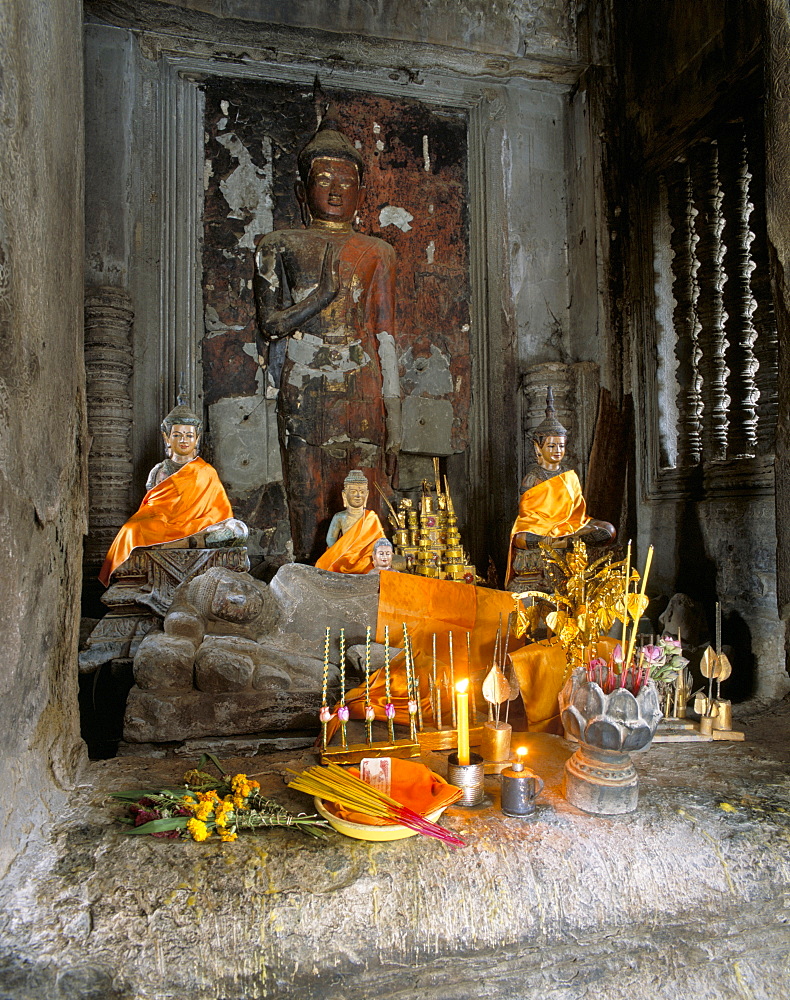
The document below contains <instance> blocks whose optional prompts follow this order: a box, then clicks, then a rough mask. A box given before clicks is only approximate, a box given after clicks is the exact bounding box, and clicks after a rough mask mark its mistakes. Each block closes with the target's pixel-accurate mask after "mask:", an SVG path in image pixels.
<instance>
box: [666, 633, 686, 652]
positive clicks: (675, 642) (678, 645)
mask: <svg viewBox="0 0 790 1000" xmlns="http://www.w3.org/2000/svg"><path fill="white" fill-rule="evenodd" d="M661 645H662V646H674V647H675V649H682V648H683V643H682V642H681V641H680V640H679V639H673V638H672V636H671V635H662V636H661Z"/></svg>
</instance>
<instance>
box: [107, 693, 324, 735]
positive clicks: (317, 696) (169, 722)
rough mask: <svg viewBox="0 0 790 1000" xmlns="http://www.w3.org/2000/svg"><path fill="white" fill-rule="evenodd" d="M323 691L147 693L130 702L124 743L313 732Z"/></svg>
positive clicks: (316, 727)
mask: <svg viewBox="0 0 790 1000" xmlns="http://www.w3.org/2000/svg"><path fill="white" fill-rule="evenodd" d="M320 707H321V692H320V687H319V686H316V689H315V690H314V691H301V692H299V694H298V697H295V696H294V692H293V691H275V690H272V689H269V690H267V691H226V692H222V693H218V694H215V693H211V692H206V691H195V690H192V691H178V692H173V691H168V690H166V689H164V690H155V691H143V690H142V689H141V688H139V687H137V686H135V687H133V688H132V690H131V691H130V692H129V698H128V700H127V702H126V716H125V718H124V727H123V738H124V739H125V740H127V741H128V742H129V743H163V742H164V743H169V742H180V741H182V740H189V739H195V738H196V737H201V736H224V735H229V736H238V735H242V734H245V733H260V732H263V731H264V730H265V731H266V732H282V731H283V730H288V729H315V731H316V733H317V732H318V710H319V708H320Z"/></svg>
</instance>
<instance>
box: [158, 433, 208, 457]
mask: <svg viewBox="0 0 790 1000" xmlns="http://www.w3.org/2000/svg"><path fill="white" fill-rule="evenodd" d="M162 437H163V438H164V439H165V445H166V447H167V448H169V449H170V454H171V456H172V458H173V461H174V462H177V463H183V462H188V461H189V460H190V459H191V458H194V457H195V455H196V454H197V446H198V442H199V441H200V435H199V434H198V429H197V427H193V426H192V424H173V426H172V427H171V428H170V433H169V434H167V433H164V432H163V433H162Z"/></svg>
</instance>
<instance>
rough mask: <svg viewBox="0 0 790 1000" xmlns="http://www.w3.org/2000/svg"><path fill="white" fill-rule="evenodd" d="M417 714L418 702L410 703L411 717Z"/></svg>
mask: <svg viewBox="0 0 790 1000" xmlns="http://www.w3.org/2000/svg"><path fill="white" fill-rule="evenodd" d="M416 714H417V702H416V701H409V715H416Z"/></svg>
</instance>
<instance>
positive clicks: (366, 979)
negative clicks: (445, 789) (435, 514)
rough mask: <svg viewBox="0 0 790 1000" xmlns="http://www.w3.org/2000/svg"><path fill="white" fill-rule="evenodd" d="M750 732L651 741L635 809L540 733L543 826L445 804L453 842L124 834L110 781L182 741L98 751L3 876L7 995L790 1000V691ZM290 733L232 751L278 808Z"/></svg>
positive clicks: (148, 777)
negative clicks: (614, 808) (579, 804)
mask: <svg viewBox="0 0 790 1000" xmlns="http://www.w3.org/2000/svg"><path fill="white" fill-rule="evenodd" d="M742 728H744V729H745V731H746V734H747V741H746V742H745V743H712V744H672V743H669V744H654V745H653V746H652V747H650V748H649V750H648V751H646V752H645V753H643V754H641V755H638V756H639V760H638V762H637V767H638V770H639V773H640V777H641V792H640V804H639V808H638V810H637V811H636V812H635V813H632V814H630V815H627V816H622V817H614V818H600V817H593V816H588V815H585V814H583V813H581V812H579V811H578V810H576V809H574V808H573V807H571V806H570V805H568V804H567V803H566V802H565V800H564V799H563V798H562V796H561V794H560V782H561V777H562V769H563V763H564V760H565V759H566V758H567V756H568V755H569V753H570V752H571V750H570V748H569V747H568V745H567V744H566V743H565V742H564V741H562V740H560V739H559V738H557V737H535V736H533V737H529V738H528V741H529V746H530V763H531V766H532V767H533V768H534V769H535V770H537V771H538V772H539V773H540V774H541V775H542V776H543V777H544V778H545V780H546V790H545V792H544V794H543V796H542V798H541V800H540V802H541V805H540V810H539V813H538V815H537V817H536V819H535V820H534V821H532V822H526V823H525V822H523V821H519V820H515V819H508V818H506V817H504V816H503V815H502V813H501V812H500V811H499V809H498V807H497V806H498V791H497V780H496V779H490V780H489V782H488V792H489V794H490V796H491V798H492V800H493V804H492V805H491V806H490V807H488V808H485V809H482V810H480V811H465V810H462V809H459V808H452V809H450V810H448V812H447V813H446V814H445V819H444V820H443V822H444V823H445V825H446V826H447V827H448V828H450V829H452V830H454V831H455V832H457V833H458V834H460V835H461V836H462V837H463V838H465V840H466V847H464V848H459V849H457V850H452V849H450V848H447V847H445V846H444V845H443V844H441V843H439V842H438V841H434V840H428V839H423V838H418V837H415V838H412V839H410V840H405V841H401V842H398V843H392V844H368V843H363V842H359V841H353V840H348V839H345V838H343V837H341V836H340V835H339V834H335V833H334V832H333V833H331V834H330V836H329V837H328V839H327V840H326V841H323V842H319V841H313V840H311V839H308V838H306V837H304V836H302V835H300V834H299V833H297V832H294V831H290V830H274V831H269V832H265V833H260V834H255V835H244V838H243V839H239V840H238V841H237V842H236V843H233V844H219V843H214V842H208V843H204V844H195V843H191V842H190V843H185V842H179V841H175V842H174V841H162V840H155V839H152V838H139V839H138V838H129V837H125V836H124V835H123V833H122V832H121V831H122V828H121V827H120V826H119V825H118V824H116V823H114V822H113V815H114V813H115V812H117V810H116V808H115V806H113V805H112V804H111V803H110V802H109V801H108V799H107V793H108V792H109V791H111V790H112V789H118V788H124V787H135V786H138V785H146V784H151V783H162V784H171V783H173V782H175V781H177V780H178V779H179V777H180V775H181V774H182V772H183V770H184V767H185V763H186V764H191V761H187V762H185V760H184V758H183V757H178V756H174V755H172V754H170V755H168V756H163V757H158V758H152V757H145V758H144V757H123V758H117V759H113V760H106V761H100V762H94V763H92V764H90V765H89V766H88V767H87V768H86V770H85V773H84V775H83V776H82V782H81V784H80V785H79V787H78V788H77V789H76V790H75V793H74V796H73V810H72V811H71V812H70V813H69V815H68V816H64V817H63V818H62V820H61V821H60V822H59V823H57V824H56V826H55V828H54V829H53V831H52V834H51V836H50V837H49V839H48V840H47V841H46V843H43V844H40V843H39V844H36V843H34V842H31V848H30V850H29V851H28V852H27V853H26V854H25V856H23V857H22V858H20V859H19V860H18V862H17V864H16V865H15V867H14V868H13V869H12V870H11V871H10V872H9V873H8V874H7V876H6V878H5V879H4V881H3V883H2V886H1V887H0V896H1V898H0V904H1V905H2V909H1V910H0V955H1V956H2V957H0V1000H72V998H79V1000H185V998H190V1000H254V998H268V997H272V998H283V1000H286V998H287V1000H291V998H294V1000H296V998H299V1000H370V998H378V997H383V996H386V997H387V998H388V1000H412V998H414V997H417V996H419V997H423V998H428V1000H467V998H469V1000H471V998H483V1000H505V998H507V1000H527V998H533V997H534V998H541V1000H626V998H628V1000H633V998H634V997H636V998H637V1000H670V998H671V1000H675V998H683V1000H689V998H694V1000H708V998H710V1000H714V998H715V1000H729V998H743V1000H780V998H786V997H790V928H789V927H788V918H790V892H788V888H789V887H790V767H789V765H790V701H785V702H783V703H782V704H780V705H778V706H775V707H774V708H773V709H771V710H769V711H767V712H765V713H763V714H762V715H760V716H759V717H754V718H751V719H747V720H745V724H743V725H742ZM310 762H311V757H310V755H309V754H308V753H306V752H304V751H300V750H284V751H281V752H278V753H275V754H270V755H266V756H258V757H255V758H253V759H249V758H246V759H244V758H237V759H234V760H232V761H231V760H230V759H229V760H228V761H227V763H228V764H230V765H232V766H234V767H238V769H240V770H244V771H246V772H247V773H256V774H258V775H259V776H260V778H261V780H262V781H263V783H264V787H265V789H267V790H268V791H269V792H271V793H272V794H274V795H276V796H277V797H278V798H279V799H280V800H281V801H283V802H284V803H285V804H289V805H292V806H296V807H297V808H306V806H307V805H308V803H307V801H306V800H305V799H304V797H302V796H300V795H297V794H295V793H291V792H290V791H288V790H286V789H285V788H284V785H283V783H282V774H283V772H284V769H285V768H286V767H293V768H301V767H303V766H305V765H307V764H309V763H310Z"/></svg>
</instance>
